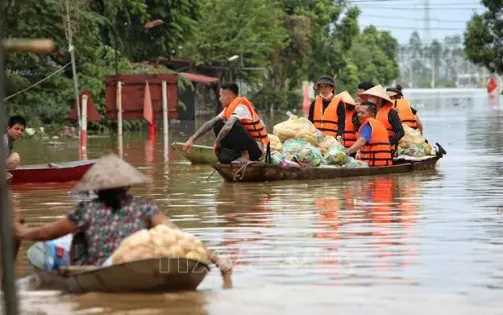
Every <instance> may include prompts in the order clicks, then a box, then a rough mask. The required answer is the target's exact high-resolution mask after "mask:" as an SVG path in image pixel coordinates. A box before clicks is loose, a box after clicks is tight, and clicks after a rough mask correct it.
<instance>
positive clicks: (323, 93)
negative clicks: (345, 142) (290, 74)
mask: <svg viewBox="0 0 503 315" xmlns="http://www.w3.org/2000/svg"><path fill="white" fill-rule="evenodd" d="M335 86H336V84H335V81H334V79H332V78H331V77H329V76H322V77H320V78H319V80H318V82H317V83H316V84H315V85H314V89H315V90H318V91H319V95H317V96H316V99H315V100H314V101H313V102H312V103H311V106H310V107H309V120H310V121H311V122H312V123H313V124H314V126H315V127H316V129H318V130H320V131H321V132H323V134H324V135H325V136H333V137H334V138H336V139H337V140H339V141H340V142H342V136H343V135H344V126H345V120H346V109H345V108H344V103H343V102H342V100H341V99H340V98H338V97H335V96H334V93H335Z"/></svg>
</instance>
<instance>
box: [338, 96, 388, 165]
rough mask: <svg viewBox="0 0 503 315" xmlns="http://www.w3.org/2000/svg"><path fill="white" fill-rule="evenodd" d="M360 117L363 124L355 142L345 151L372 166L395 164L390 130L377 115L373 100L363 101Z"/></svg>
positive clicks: (358, 110) (360, 106)
mask: <svg viewBox="0 0 503 315" xmlns="http://www.w3.org/2000/svg"><path fill="white" fill-rule="evenodd" d="M357 112H358V119H359V120H360V121H361V126H360V127H359V129H358V132H357V134H356V138H357V140H356V141H355V143H354V144H353V145H352V146H350V147H349V148H347V149H344V152H345V153H346V154H347V155H352V154H355V153H357V154H356V158H357V159H359V160H361V161H364V162H365V163H367V164H368V165H369V166H370V167H381V166H391V165H393V157H392V150H391V145H390V143H389V138H388V132H387V130H386V128H385V127H384V125H383V124H382V123H381V122H380V121H379V120H377V119H375V115H376V112H377V107H376V105H375V104H374V103H372V102H363V103H361V104H360V105H359V106H358V109H357Z"/></svg>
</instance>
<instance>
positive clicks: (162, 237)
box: [111, 224, 209, 264]
mask: <svg viewBox="0 0 503 315" xmlns="http://www.w3.org/2000/svg"><path fill="white" fill-rule="evenodd" d="M159 257H173V258H188V259H194V260H198V261H201V262H203V263H206V264H208V262H209V255H208V250H207V249H206V247H205V246H204V244H203V243H201V241H200V240H198V239H197V238H196V237H194V236H193V235H190V234H187V233H185V232H183V231H182V230H178V229H172V228H170V227H168V226H167V225H163V224H161V225H158V226H156V227H155V228H152V229H150V230H141V231H138V232H136V233H134V234H132V235H130V236H128V237H126V238H125V239H124V240H123V241H122V243H121V245H120V246H119V248H117V249H116V250H115V252H114V253H113V254H112V256H111V264H119V263H124V262H128V261H134V260H139V259H148V258H159Z"/></svg>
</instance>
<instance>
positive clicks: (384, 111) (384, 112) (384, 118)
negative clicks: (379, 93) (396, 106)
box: [376, 104, 395, 138]
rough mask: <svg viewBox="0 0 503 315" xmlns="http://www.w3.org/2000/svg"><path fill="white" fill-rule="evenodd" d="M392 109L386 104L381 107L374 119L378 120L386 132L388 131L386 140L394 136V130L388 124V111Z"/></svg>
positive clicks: (391, 106)
mask: <svg viewBox="0 0 503 315" xmlns="http://www.w3.org/2000/svg"><path fill="white" fill-rule="evenodd" d="M392 109H393V105H391V104H386V105H385V106H383V107H382V108H381V109H380V110H379V111H378V112H377V115H376V119H377V120H379V121H380V122H381V123H382V124H383V125H384V127H385V128H386V130H387V131H388V138H391V137H393V136H394V135H395V130H393V126H392V125H391V124H390V123H389V119H388V117H389V111H390V110H392Z"/></svg>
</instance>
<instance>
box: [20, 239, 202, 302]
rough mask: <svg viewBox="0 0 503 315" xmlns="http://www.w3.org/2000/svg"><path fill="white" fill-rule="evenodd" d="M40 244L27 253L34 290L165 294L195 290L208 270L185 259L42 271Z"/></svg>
mask: <svg viewBox="0 0 503 315" xmlns="http://www.w3.org/2000/svg"><path fill="white" fill-rule="evenodd" d="M45 255H46V252H45V250H44V246H43V243H42V242H37V243H35V244H33V245H32V246H31V247H30V248H29V249H28V263H29V264H30V267H31V269H32V275H33V281H32V282H33V284H34V286H35V289H48V290H59V291H65V292H69V293H85V292H168V291H186V290H195V289H196V288H197V287H198V286H199V284H200V283H201V282H202V281H203V279H204V278H205V277H206V274H207V273H208V271H209V270H210V267H209V266H208V265H206V264H204V263H202V262H199V261H197V260H192V259H186V258H179V259H178V258H153V259H145V260H138V261H134V262H127V263H122V264H117V265H111V266H107V267H93V266H69V267H66V268H65V267H62V268H60V270H59V271H47V270H45V269H44V258H45Z"/></svg>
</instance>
